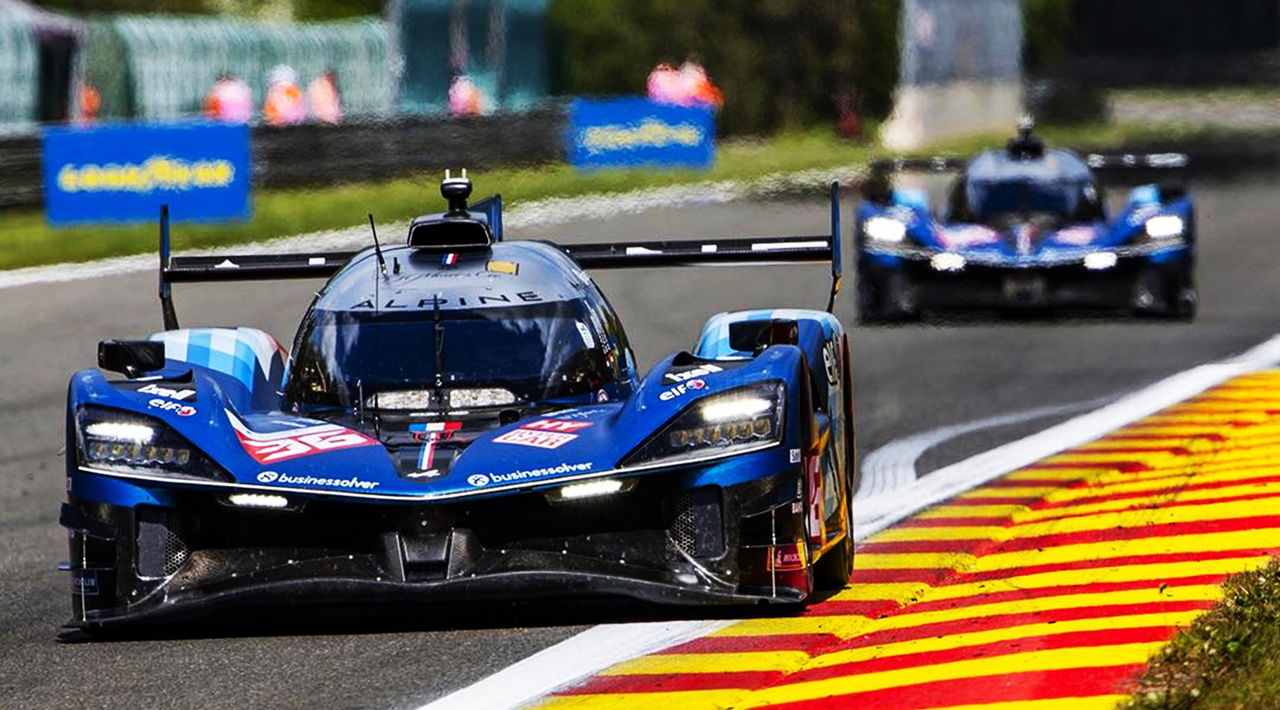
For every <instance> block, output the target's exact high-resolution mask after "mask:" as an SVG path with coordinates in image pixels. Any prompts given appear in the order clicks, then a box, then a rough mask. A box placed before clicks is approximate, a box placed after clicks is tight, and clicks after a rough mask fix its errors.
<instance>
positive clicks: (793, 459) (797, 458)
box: [791, 449, 800, 463]
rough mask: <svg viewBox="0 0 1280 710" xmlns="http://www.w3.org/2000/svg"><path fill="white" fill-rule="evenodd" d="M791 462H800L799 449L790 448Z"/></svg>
mask: <svg viewBox="0 0 1280 710" xmlns="http://www.w3.org/2000/svg"><path fill="white" fill-rule="evenodd" d="M791 463H800V449H792V450H791Z"/></svg>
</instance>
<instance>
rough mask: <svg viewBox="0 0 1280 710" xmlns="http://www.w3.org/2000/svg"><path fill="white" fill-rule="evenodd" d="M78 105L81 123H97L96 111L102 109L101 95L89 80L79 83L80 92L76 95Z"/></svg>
mask: <svg viewBox="0 0 1280 710" xmlns="http://www.w3.org/2000/svg"><path fill="white" fill-rule="evenodd" d="M76 99H77V102H78V103H79V105H80V115H79V120H80V122H81V123H97V121H98V113H99V112H101V111H102V95H101V94H99V93H98V90H97V89H96V88H94V86H93V84H90V83H89V82H87V81H86V82H82V83H81V84H80V92H79V94H78V95H77V96H76Z"/></svg>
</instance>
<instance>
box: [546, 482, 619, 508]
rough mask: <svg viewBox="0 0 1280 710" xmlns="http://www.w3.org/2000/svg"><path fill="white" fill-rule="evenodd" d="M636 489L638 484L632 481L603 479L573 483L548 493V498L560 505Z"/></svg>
mask: <svg viewBox="0 0 1280 710" xmlns="http://www.w3.org/2000/svg"><path fill="white" fill-rule="evenodd" d="M635 487H636V482H635V481H634V480H631V479H620V478H602V479H599V480H596V481H583V482H582V483H571V484H569V485H567V486H562V487H560V488H556V489H554V490H551V491H548V492H547V498H549V499H551V501H552V502H556V503H558V502H562V501H567V500H581V499H583V498H598V497H600V496H611V495H614V494H616V493H625V492H626V491H629V490H631V489H632V488H635Z"/></svg>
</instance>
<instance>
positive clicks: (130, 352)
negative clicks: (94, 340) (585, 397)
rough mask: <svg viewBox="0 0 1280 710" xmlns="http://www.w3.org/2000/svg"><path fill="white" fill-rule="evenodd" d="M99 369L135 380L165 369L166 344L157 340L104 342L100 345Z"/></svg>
mask: <svg viewBox="0 0 1280 710" xmlns="http://www.w3.org/2000/svg"><path fill="white" fill-rule="evenodd" d="M98 367H100V368H102V369H104V370H110V371H112V372H119V373H121V374H123V375H124V376H125V377H128V378H130V379H133V378H134V377H137V376H139V375H141V374H142V373H144V372H154V371H156V370H159V369H162V368H164V343H162V342H159V341H155V340H103V341H100V342H99V343H98Z"/></svg>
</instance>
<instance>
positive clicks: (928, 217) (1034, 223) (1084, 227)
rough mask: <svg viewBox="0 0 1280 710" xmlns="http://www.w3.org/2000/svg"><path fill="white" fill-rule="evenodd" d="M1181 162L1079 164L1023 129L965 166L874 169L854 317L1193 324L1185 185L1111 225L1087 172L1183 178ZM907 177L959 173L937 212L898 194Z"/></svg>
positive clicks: (1190, 221) (1152, 194)
mask: <svg viewBox="0 0 1280 710" xmlns="http://www.w3.org/2000/svg"><path fill="white" fill-rule="evenodd" d="M1186 164H1187V160H1186V156H1184V155H1180V154H1161V155H1143V156H1132V155H1130V156H1116V157H1107V156H1099V155H1090V156H1088V157H1087V158H1081V157H1080V156H1078V155H1076V154H1075V153H1072V152H1071V151H1067V150H1057V149H1051V150H1046V149H1045V147H1044V144H1043V143H1042V142H1041V141H1040V140H1039V139H1038V138H1037V137H1036V136H1035V135H1033V134H1032V132H1031V129H1030V126H1029V125H1023V126H1022V127H1020V130H1019V134H1018V136H1017V137H1016V138H1014V139H1013V140H1011V141H1009V144H1008V146H1007V148H1006V150H1003V151H1000V150H988V151H984V152H982V153H979V154H978V155H977V156H975V157H974V158H972V159H971V160H968V161H958V160H954V159H949V158H926V159H917V160H909V159H907V160H896V161H887V162H882V163H879V164H877V165H876V166H874V168H873V171H872V176H871V178H870V179H869V180H868V181H867V185H866V187H865V188H864V196H865V200H864V201H863V202H862V203H861V204H860V205H859V206H858V210H857V224H856V248H857V253H858V265H857V292H858V293H857V297H858V313H859V316H860V318H861V320H862V321H864V322H872V323H874V322H885V321H897V320H907V319H912V318H916V317H919V316H920V315H921V314H922V313H923V312H925V311H935V312H936V311H955V310H958V309H991V310H997V311H1016V310H1022V311H1048V310H1053V309H1058V308H1063V307H1080V308H1087V309H1095V310H1113V309H1114V310H1121V311H1127V312H1132V313H1134V314H1137V315H1146V316H1153V317H1163V318H1172V319H1184V320H1190V319H1192V318H1193V317H1194V315H1195V310H1196V303H1197V293H1196V287H1195V280H1194V262H1195V256H1194V250H1195V210H1194V207H1193V205H1192V200H1191V198H1190V196H1189V195H1188V194H1187V192H1186V190H1185V189H1183V188H1182V187H1180V186H1178V185H1176V184H1173V183H1165V184H1149V185H1143V186H1140V187H1137V188H1135V189H1133V191H1132V192H1131V193H1130V194H1129V198H1128V201H1127V203H1126V204H1125V205H1124V207H1123V209H1121V210H1120V212H1119V214H1117V215H1115V217H1114V218H1113V219H1108V215H1107V207H1106V204H1105V201H1104V197H1103V193H1102V187H1101V186H1100V184H1099V182H1098V180H1097V178H1096V177H1095V174H1094V169H1100V168H1101V169H1108V168H1136V169H1166V168H1180V167H1185V166H1186ZM902 170H921V171H933V172H942V171H955V172H959V177H958V178H956V179H955V180H954V182H953V183H952V185H951V188H950V194H949V199H948V200H947V204H946V207H945V210H944V211H943V214H942V215H941V217H939V218H936V219H935V218H934V216H933V214H932V213H931V212H930V209H929V205H928V201H927V198H926V196H925V193H924V192H923V191H922V190H912V189H904V188H901V187H898V188H896V189H895V187H894V185H893V180H892V174H893V173H895V172H898V171H902Z"/></svg>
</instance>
